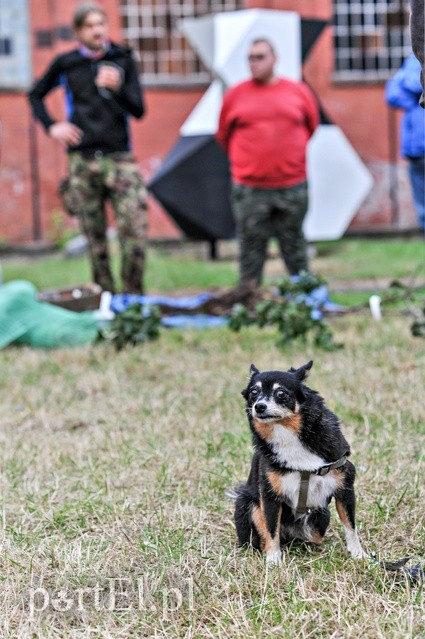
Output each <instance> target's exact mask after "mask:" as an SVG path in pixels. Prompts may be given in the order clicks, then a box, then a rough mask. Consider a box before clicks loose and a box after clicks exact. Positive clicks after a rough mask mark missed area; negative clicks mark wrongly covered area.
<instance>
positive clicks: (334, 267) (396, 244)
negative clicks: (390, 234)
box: [2, 239, 425, 292]
mask: <svg viewBox="0 0 425 639" xmlns="http://www.w3.org/2000/svg"><path fill="white" fill-rule="evenodd" d="M221 244H222V252H223V254H226V253H227V254H229V247H230V255H231V256H232V259H226V260H218V261H216V262H211V261H209V260H208V259H206V258H205V257H203V258H202V259H200V257H199V255H200V251H199V250H198V248H197V245H195V246H193V245H192V246H191V245H190V244H188V245H187V246H188V248H187V251H186V252H182V251H179V252H177V253H176V254H173V253H170V252H169V251H164V250H163V251H161V250H159V249H155V248H151V249H150V250H149V251H148V260H147V269H146V287H147V290H149V291H154V292H159V291H163V292H165V291H175V290H178V289H184V290H189V289H193V290H204V289H210V288H212V287H231V286H234V285H235V284H236V281H237V264H236V260H235V257H234V256H235V255H236V247H235V246H234V243H221ZM316 248H317V256H316V257H315V258H314V259H313V260H312V265H311V266H312V269H313V270H314V271H315V272H317V273H321V274H322V275H323V276H324V277H325V278H326V279H327V280H328V282H329V284H330V285H331V284H332V282H333V281H334V280H338V281H339V282H341V281H342V282H344V281H350V280H356V279H372V280H378V279H379V278H387V279H388V278H393V279H395V278H402V277H404V278H409V277H414V276H417V277H422V279H423V278H424V275H425V243H424V242H423V241H421V240H412V239H403V240H382V239H379V240H373V239H370V240H369V239H365V240H357V239H347V240H341V241H338V242H320V243H318V244H317V245H316ZM273 253H274V254H275V253H276V251H275V249H274V250H273ZM2 263H3V278H4V281H9V280H12V279H21V278H23V279H29V280H30V281H32V282H33V284H35V286H36V287H37V288H39V289H44V288H52V287H58V286H72V285H74V284H82V283H86V282H88V281H90V277H91V276H90V269H89V264H88V258H87V257H86V256H83V257H78V258H70V259H65V258H63V256H62V255H57V256H54V257H42V258H41V257H40V258H32V259H28V258H13V259H11V258H6V257H4V258H3V259H2ZM113 268H114V272H115V273H116V274H118V271H119V257H118V255H117V251H116V250H115V251H114V260H113ZM283 274H284V270H283V267H282V264H281V262H280V260H279V259H274V260H271V261H269V263H268V265H267V269H266V283H267V282H270V281H273V280H275V279H276V277H279V276H282V275H283Z"/></svg>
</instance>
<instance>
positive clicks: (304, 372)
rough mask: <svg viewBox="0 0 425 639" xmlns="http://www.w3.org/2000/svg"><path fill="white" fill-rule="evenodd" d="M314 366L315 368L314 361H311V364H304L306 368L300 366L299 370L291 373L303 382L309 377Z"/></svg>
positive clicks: (293, 370)
mask: <svg viewBox="0 0 425 639" xmlns="http://www.w3.org/2000/svg"><path fill="white" fill-rule="evenodd" d="M312 366H313V360H312V359H311V360H310V361H309V362H307V364H304V366H300V367H299V368H296V369H291V372H292V373H293V375H294V376H295V377H296V378H297V380H298V381H299V382H303V381H304V380H305V379H306V378H307V377H308V374H309V371H310V368H311V367H312Z"/></svg>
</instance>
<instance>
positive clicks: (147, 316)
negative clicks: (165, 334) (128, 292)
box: [101, 304, 161, 351]
mask: <svg viewBox="0 0 425 639" xmlns="http://www.w3.org/2000/svg"><path fill="white" fill-rule="evenodd" d="M160 325H161V312H160V310H159V308H158V307H157V306H151V307H149V310H146V309H144V308H143V306H142V305H141V304H132V305H131V306H129V307H128V308H126V309H125V311H123V312H122V313H119V314H118V315H116V316H115V317H114V319H113V320H112V322H111V324H110V326H109V327H108V328H107V329H103V330H102V332H101V337H102V338H104V339H106V340H109V341H111V342H112V343H113V344H114V346H115V349H116V350H117V351H120V350H122V349H123V348H124V347H125V346H127V345H130V346H136V345H137V344H141V343H143V342H147V341H149V340H153V339H157V337H158V336H159V329H160Z"/></svg>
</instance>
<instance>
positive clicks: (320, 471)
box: [316, 464, 332, 477]
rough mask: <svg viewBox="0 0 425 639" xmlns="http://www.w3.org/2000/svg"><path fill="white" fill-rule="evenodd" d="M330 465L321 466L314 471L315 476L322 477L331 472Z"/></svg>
mask: <svg viewBox="0 0 425 639" xmlns="http://www.w3.org/2000/svg"><path fill="white" fill-rule="evenodd" d="M331 466H332V464H328V466H322V467H321V468H319V469H318V470H316V475H319V476H320V477H323V475H327V474H328V473H329V472H330V470H331Z"/></svg>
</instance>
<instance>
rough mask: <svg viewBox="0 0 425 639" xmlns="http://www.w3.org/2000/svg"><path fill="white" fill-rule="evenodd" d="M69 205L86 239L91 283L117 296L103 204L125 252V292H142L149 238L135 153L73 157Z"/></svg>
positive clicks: (123, 268) (145, 204)
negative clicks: (111, 214) (110, 212)
mask: <svg viewBox="0 0 425 639" xmlns="http://www.w3.org/2000/svg"><path fill="white" fill-rule="evenodd" d="M68 164H69V178H68V188H67V193H66V196H65V198H64V199H65V206H66V208H67V209H68V210H70V211H71V212H72V213H73V214H74V215H78V217H79V218H80V223H81V227H82V230H83V232H84V234H85V235H86V237H87V240H88V245H89V252H90V259H91V265H92V272H93V279H94V281H95V282H96V283H97V284H99V285H100V286H101V287H102V288H103V289H104V290H108V291H111V292H114V291H115V285H114V280H113V276H112V272H111V267H110V262H109V254H108V244H107V237H106V230H107V219H106V213H105V202H106V201H107V200H109V201H110V203H111V204H112V208H113V210H114V214H115V221H116V225H117V231H118V239H119V243H120V249H121V278H122V282H123V287H124V291H125V292H127V293H143V273H144V266H145V246H146V233H147V214H146V209H147V195H146V188H145V186H144V184H143V181H142V178H141V176H140V173H139V171H138V168H137V165H136V162H135V160H134V157H133V155H132V154H131V153H114V154H110V155H102V154H100V157H90V158H87V157H85V156H84V155H83V154H82V153H79V152H73V153H70V154H69V160H68Z"/></svg>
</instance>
